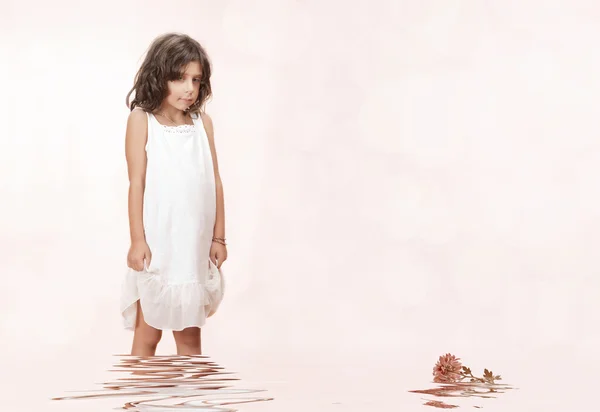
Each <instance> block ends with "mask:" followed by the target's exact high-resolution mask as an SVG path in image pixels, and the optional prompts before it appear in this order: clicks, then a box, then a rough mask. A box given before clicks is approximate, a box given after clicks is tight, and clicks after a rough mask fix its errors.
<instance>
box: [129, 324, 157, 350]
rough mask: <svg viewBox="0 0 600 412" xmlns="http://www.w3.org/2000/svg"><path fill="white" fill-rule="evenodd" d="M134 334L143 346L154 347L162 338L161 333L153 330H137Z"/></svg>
mask: <svg viewBox="0 0 600 412" xmlns="http://www.w3.org/2000/svg"><path fill="white" fill-rule="evenodd" d="M135 333H136V334H137V335H138V336H137V337H138V339H139V341H140V342H142V343H143V344H144V345H147V346H152V347H156V346H158V343H159V342H160V339H161V337H162V331H161V330H158V329H154V328H144V327H141V328H137V329H136V330H135Z"/></svg>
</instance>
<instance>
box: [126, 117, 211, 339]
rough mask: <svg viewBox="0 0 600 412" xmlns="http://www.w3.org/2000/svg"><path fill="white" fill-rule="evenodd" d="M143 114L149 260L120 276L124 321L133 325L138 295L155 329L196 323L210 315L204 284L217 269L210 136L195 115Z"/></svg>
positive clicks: (145, 210)
mask: <svg viewBox="0 0 600 412" xmlns="http://www.w3.org/2000/svg"><path fill="white" fill-rule="evenodd" d="M147 117H148V140H147V143H146V154H147V160H148V161H147V164H146V186H145V192H144V209H143V219H144V230H145V235H146V242H147V243H148V246H149V247H150V251H151V253H152V259H151V261H150V264H149V265H145V268H144V270H143V271H135V270H133V269H129V270H128V271H127V272H126V274H125V279H124V281H123V285H122V294H121V314H122V316H123V321H124V326H125V328H126V329H129V330H133V329H134V327H135V321H136V315H137V307H136V302H137V301H138V300H139V301H140V305H141V307H142V312H143V314H144V320H145V321H146V323H147V324H148V325H150V326H152V327H154V328H156V329H161V330H165V329H166V330H183V329H184V328H187V327H191V326H196V327H201V326H203V325H204V324H205V322H206V318H207V317H208V316H210V315H211V314H212V313H210V312H211V296H210V293H209V291H207V288H206V284H207V280H208V278H209V276H210V273H211V270H216V267H214V265H213V264H212V262H211V261H210V259H209V251H210V247H211V243H212V237H213V229H214V225H215V215H216V192H215V176H214V170H213V161H212V156H211V151H210V146H209V143H208V137H207V135H206V131H205V129H204V125H203V122H202V118H201V117H200V116H199V115H192V117H193V118H194V119H193V123H194V124H193V125H181V126H164V125H162V124H160V123H159V122H158V121H157V120H156V118H155V117H154V115H153V114H151V113H147ZM146 263H147V262H146Z"/></svg>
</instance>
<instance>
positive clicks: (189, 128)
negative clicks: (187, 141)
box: [159, 123, 196, 133]
mask: <svg viewBox="0 0 600 412" xmlns="http://www.w3.org/2000/svg"><path fill="white" fill-rule="evenodd" d="M159 125H160V126H161V127H162V128H163V129H164V130H165V131H168V132H173V133H189V132H194V131H196V125H195V124H180V125H177V126H169V125H166V124H160V123H159Z"/></svg>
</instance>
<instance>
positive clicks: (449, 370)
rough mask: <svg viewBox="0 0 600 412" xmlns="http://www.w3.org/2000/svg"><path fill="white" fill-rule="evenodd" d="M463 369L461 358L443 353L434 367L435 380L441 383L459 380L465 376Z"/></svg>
mask: <svg viewBox="0 0 600 412" xmlns="http://www.w3.org/2000/svg"><path fill="white" fill-rule="evenodd" d="M461 369H462V364H461V363H460V358H457V357H456V356H454V355H451V354H449V353H447V354H445V355H442V356H440V359H439V360H438V361H437V363H436V364H435V366H434V367H433V381H434V382H441V383H452V382H457V381H459V380H460V379H461V378H462V377H463V376H462V374H461Z"/></svg>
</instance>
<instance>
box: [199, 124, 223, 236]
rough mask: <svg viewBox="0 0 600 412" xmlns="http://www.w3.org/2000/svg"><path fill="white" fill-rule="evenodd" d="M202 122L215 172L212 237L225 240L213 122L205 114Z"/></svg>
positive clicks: (221, 194) (221, 193)
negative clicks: (215, 206)
mask: <svg viewBox="0 0 600 412" xmlns="http://www.w3.org/2000/svg"><path fill="white" fill-rule="evenodd" d="M202 120H203V122H204V129H205V130H206V134H207V136H208V143H209V145H210V152H211V155H212V160H213V168H214V172H215V185H216V190H217V215H216V220H215V228H214V233H213V236H214V237H219V238H225V198H224V195H223V183H222V182H221V175H220V174H219V161H218V160H217V149H216V148H215V138H214V129H213V122H212V119H211V118H210V116H209V115H208V114H206V113H202Z"/></svg>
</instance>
